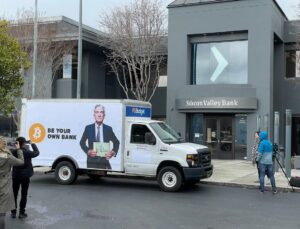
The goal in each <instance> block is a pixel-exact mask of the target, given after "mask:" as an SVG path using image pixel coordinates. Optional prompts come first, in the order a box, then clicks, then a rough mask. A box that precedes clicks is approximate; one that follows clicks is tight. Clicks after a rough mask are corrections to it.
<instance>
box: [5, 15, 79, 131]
mask: <svg viewBox="0 0 300 229" xmlns="http://www.w3.org/2000/svg"><path fill="white" fill-rule="evenodd" d="M15 18H16V19H15V20H14V21H10V25H9V29H10V31H9V32H10V35H11V36H13V37H15V38H16V39H17V40H18V41H19V43H20V44H21V46H22V48H23V50H24V51H26V52H27V53H28V57H29V59H30V60H32V55H33V30H34V29H33V24H34V12H33V10H21V11H18V13H17V15H16V17H15ZM39 18H41V16H39ZM63 33H64V31H63V28H61V27H60V26H59V25H58V23H57V22H51V23H50V22H48V21H40V22H39V24H38V46H37V47H38V51H37V52H38V60H37V74H36V75H37V77H36V79H35V80H36V81H35V85H36V97H37V98H47V97H51V93H52V87H53V82H54V80H55V79H56V77H57V73H58V72H59V71H61V70H62V64H63V60H62V59H63V56H64V55H65V54H71V53H72V52H73V50H74V47H75V45H76V42H75V41H74V40H68V39H67V38H65V37H61V34H63ZM22 74H23V76H24V86H23V95H22V96H23V97H24V98H31V96H32V94H31V92H32V85H33V84H32V68H29V69H27V70H23V72H22ZM12 118H13V121H14V123H15V124H16V125H17V127H19V118H20V111H19V110H18V109H17V108H16V109H15V111H14V112H13V113H12Z"/></svg>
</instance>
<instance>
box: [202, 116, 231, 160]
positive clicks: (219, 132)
mask: <svg viewBox="0 0 300 229" xmlns="http://www.w3.org/2000/svg"><path fill="white" fill-rule="evenodd" d="M232 123H233V117H231V116H230V117H226V116H225V117H205V130H206V131H205V139H206V145H207V146H208V147H209V149H210V150H211V153H212V157H213V158H216V159H233V158H234V154H233V149H234V147H233V144H234V142H233V128H232V126H233V125H232Z"/></svg>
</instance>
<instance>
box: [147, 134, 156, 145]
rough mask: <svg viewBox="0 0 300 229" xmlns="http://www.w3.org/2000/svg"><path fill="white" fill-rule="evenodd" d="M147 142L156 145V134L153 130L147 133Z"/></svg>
mask: <svg viewBox="0 0 300 229" xmlns="http://www.w3.org/2000/svg"><path fill="white" fill-rule="evenodd" d="M145 143H146V144H148V145H155V144H156V139H155V136H154V135H153V134H152V133H151V132H146V133H145Z"/></svg>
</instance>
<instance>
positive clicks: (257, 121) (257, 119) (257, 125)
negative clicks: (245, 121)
mask: <svg viewBox="0 0 300 229" xmlns="http://www.w3.org/2000/svg"><path fill="white" fill-rule="evenodd" d="M260 129H261V124H260V115H257V116H256V131H260Z"/></svg>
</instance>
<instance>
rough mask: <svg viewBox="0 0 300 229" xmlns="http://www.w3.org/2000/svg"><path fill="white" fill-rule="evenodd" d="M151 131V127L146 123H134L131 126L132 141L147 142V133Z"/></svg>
mask: <svg viewBox="0 0 300 229" xmlns="http://www.w3.org/2000/svg"><path fill="white" fill-rule="evenodd" d="M149 132H150V133H151V131H150V130H149V128H148V127H147V126H145V125H139V124H133V125H132V127H131V137H130V143H134V144H146V141H145V135H146V133H149Z"/></svg>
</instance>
